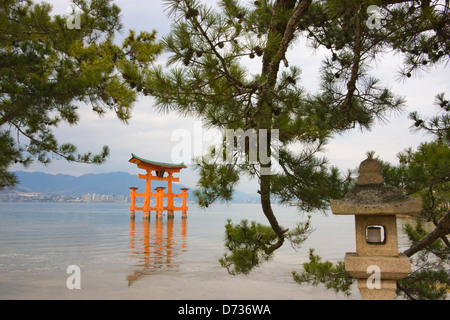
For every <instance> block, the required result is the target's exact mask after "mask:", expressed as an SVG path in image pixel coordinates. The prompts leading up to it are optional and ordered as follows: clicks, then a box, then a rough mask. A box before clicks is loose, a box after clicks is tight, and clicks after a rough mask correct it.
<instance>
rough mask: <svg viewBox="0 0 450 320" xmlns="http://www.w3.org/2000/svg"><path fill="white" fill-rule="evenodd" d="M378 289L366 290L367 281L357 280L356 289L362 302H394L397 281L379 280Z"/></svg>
mask: <svg viewBox="0 0 450 320" xmlns="http://www.w3.org/2000/svg"><path fill="white" fill-rule="evenodd" d="M380 286H381V288H380V289H369V288H367V279H358V289H359V292H360V293H361V299H362V300H394V298H395V291H396V290H397V280H381V282H380Z"/></svg>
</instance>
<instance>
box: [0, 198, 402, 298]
mask: <svg viewBox="0 0 450 320" xmlns="http://www.w3.org/2000/svg"><path fill="white" fill-rule="evenodd" d="M275 211H276V213H277V216H278V218H279V221H280V224H281V225H283V226H286V227H292V226H294V225H295V224H296V222H298V221H304V220H306V215H305V214H301V213H299V212H298V210H297V209H296V208H295V207H289V206H275ZM244 218H245V219H248V220H256V221H258V222H262V223H265V224H267V223H266V221H265V218H264V216H263V215H262V212H261V209H260V205H257V204H231V205H215V206H213V207H212V208H209V209H207V210H201V209H198V208H196V207H195V206H194V205H192V204H191V205H190V207H189V211H188V219H186V220H183V219H181V214H180V212H175V218H174V219H173V220H172V219H169V220H168V219H167V217H164V219H163V220H162V221H161V220H157V219H155V217H154V213H152V216H151V220H150V221H144V220H143V219H142V213H141V212H137V213H136V218H135V219H134V220H132V219H130V215H129V211H128V204H126V203H95V204H93V203H91V204H89V203H0V299H283V300H291V299H347V298H346V297H345V296H344V295H341V294H338V295H337V294H335V293H334V292H332V291H328V290H325V289H324V288H323V287H320V286H319V287H312V286H307V285H302V286H300V285H298V284H296V283H294V282H293V280H292V275H291V272H292V271H294V270H301V264H302V263H303V262H307V261H308V254H309V248H314V249H315V252H316V254H318V255H320V256H321V257H322V258H323V259H324V260H330V261H333V262H335V261H338V260H343V259H344V255H345V252H347V251H355V240H354V239H355V235H354V218H353V216H334V215H332V214H331V212H329V213H328V214H327V215H324V214H321V213H316V214H313V216H312V225H313V227H314V228H315V229H316V230H315V231H314V232H313V233H312V234H311V235H310V237H309V238H308V240H307V241H306V242H305V243H304V244H303V245H302V248H301V249H300V250H297V251H295V250H294V249H293V248H292V247H291V246H290V245H289V243H286V244H285V245H284V246H283V247H282V248H281V249H279V250H278V251H277V252H276V253H275V256H274V258H273V259H272V260H271V261H269V262H267V263H265V264H264V265H263V266H261V267H259V268H257V269H256V270H255V271H253V272H252V273H251V274H250V275H249V276H231V275H229V274H228V272H227V271H226V269H224V268H222V267H221V266H220V264H219V262H218V260H219V258H220V257H221V256H222V255H223V253H224V243H223V237H224V225H225V224H226V221H227V219H232V220H233V222H234V223H238V222H239V221H240V220H241V219H244ZM402 225H403V223H399V228H401V226H402ZM399 242H400V247H401V248H402V247H405V246H407V245H408V243H407V239H406V237H404V236H403V235H402V233H400V235H399ZM70 265H76V266H79V268H80V272H81V273H80V283H81V289H79V290H77V289H73V290H69V289H68V288H67V285H66V281H67V279H68V278H69V277H70V276H71V274H69V273H67V268H68V266H70ZM352 292H353V293H352V295H351V296H350V298H349V299H360V296H359V293H358V290H357V289H356V288H354V289H353V290H352Z"/></svg>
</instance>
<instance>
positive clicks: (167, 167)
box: [129, 154, 189, 219]
mask: <svg viewBox="0 0 450 320" xmlns="http://www.w3.org/2000/svg"><path fill="white" fill-rule="evenodd" d="M131 156H132V158H131V159H130V160H129V162H131V163H134V164H136V165H137V166H138V168H139V169H144V170H146V174H139V175H138V177H139V179H145V180H146V184H145V191H144V192H143V193H138V192H137V191H136V190H137V189H138V188H136V187H130V189H131V192H130V197H131V205H130V213H131V216H132V217H134V213H135V211H136V210H142V211H143V217H144V219H149V218H150V211H156V217H157V218H162V213H163V211H164V210H167V217H168V218H173V212H174V211H175V210H181V212H182V215H181V216H182V218H187V215H186V212H187V210H188V207H187V205H186V202H187V196H188V194H187V190H189V189H187V188H181V193H180V194H174V193H172V182H178V181H180V178H174V177H173V174H174V173H178V172H180V170H181V169H184V168H186V166H185V165H184V164H183V163H179V164H172V163H163V162H155V161H151V160H147V159H143V158H140V157H138V156H136V155H134V154H131ZM153 172H154V173H155V174H153ZM166 173H167V175H165V174H166ZM152 180H158V181H167V182H168V188H167V193H165V192H164V189H165V187H158V188H155V190H156V192H152V191H151V181H152ZM136 197H144V205H143V206H142V207H136ZM150 197H155V198H156V205H155V206H154V207H152V206H151V205H150ZM176 197H180V198H182V199H183V202H182V206H181V207H175V206H174V205H173V198H176ZM164 198H167V204H166V206H164Z"/></svg>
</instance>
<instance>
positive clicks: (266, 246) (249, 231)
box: [220, 219, 312, 275]
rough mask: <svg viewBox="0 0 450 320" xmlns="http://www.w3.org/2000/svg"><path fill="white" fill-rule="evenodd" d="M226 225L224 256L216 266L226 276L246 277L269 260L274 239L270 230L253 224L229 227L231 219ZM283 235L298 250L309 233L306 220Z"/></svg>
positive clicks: (242, 222) (245, 221) (309, 229)
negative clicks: (218, 266) (218, 265)
mask: <svg viewBox="0 0 450 320" xmlns="http://www.w3.org/2000/svg"><path fill="white" fill-rule="evenodd" d="M227 221H228V222H227V224H226V225H225V247H226V249H227V251H228V252H227V253H225V254H224V256H223V258H221V259H220V264H221V265H222V266H223V267H225V268H227V270H228V272H229V273H230V274H232V275H236V274H248V273H250V271H251V270H253V269H254V268H255V267H258V266H260V265H261V263H263V262H265V261H269V260H270V259H271V258H272V257H273V255H274V251H275V250H274V245H275V244H276V242H277V235H276V233H275V232H274V231H273V229H272V228H271V227H270V226H265V225H262V224H260V223H257V222H255V221H251V222H250V223H249V222H248V220H246V219H244V220H242V221H241V222H240V224H236V225H233V224H232V223H231V219H228V220H227ZM285 232H286V238H287V239H289V240H290V241H291V244H292V245H293V246H295V247H300V246H301V244H302V243H303V242H304V241H305V240H306V239H307V237H308V235H309V234H310V233H311V232H312V229H311V225H310V220H309V219H308V221H306V222H305V223H299V224H297V226H296V227H295V228H293V229H292V230H289V231H288V230H285Z"/></svg>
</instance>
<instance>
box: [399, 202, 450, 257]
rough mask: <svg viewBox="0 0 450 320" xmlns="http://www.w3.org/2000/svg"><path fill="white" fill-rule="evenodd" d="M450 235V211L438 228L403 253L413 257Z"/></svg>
mask: <svg viewBox="0 0 450 320" xmlns="http://www.w3.org/2000/svg"><path fill="white" fill-rule="evenodd" d="M449 233H450V210H449V211H448V212H447V215H446V216H445V217H444V218H442V220H441V221H440V222H439V224H438V225H437V226H436V229H434V230H433V231H432V232H431V233H429V234H428V235H427V236H426V237H425V238H423V239H422V240H420V241H418V242H416V243H414V244H413V245H412V246H411V247H410V248H409V249H407V250H406V251H404V252H403V253H404V254H406V255H407V256H408V257H411V256H412V255H413V254H415V253H417V252H419V251H420V250H422V249H424V248H425V247H426V246H428V245H430V244H432V243H433V242H434V241H436V240H437V239H439V238H442V237H445V236H446V235H447V234H449Z"/></svg>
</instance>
